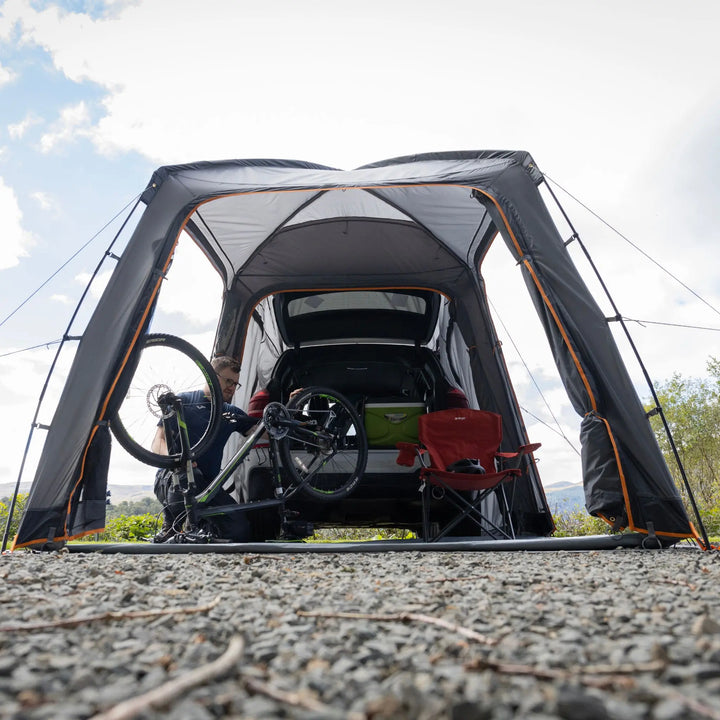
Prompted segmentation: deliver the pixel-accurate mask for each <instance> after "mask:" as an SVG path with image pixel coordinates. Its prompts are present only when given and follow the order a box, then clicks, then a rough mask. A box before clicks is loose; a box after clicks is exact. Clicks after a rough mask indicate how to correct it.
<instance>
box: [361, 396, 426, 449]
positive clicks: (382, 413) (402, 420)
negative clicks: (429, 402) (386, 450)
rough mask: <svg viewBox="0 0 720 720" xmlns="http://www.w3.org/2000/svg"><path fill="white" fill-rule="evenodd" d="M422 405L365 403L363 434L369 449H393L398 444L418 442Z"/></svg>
mask: <svg viewBox="0 0 720 720" xmlns="http://www.w3.org/2000/svg"><path fill="white" fill-rule="evenodd" d="M424 412H425V404H424V403H407V402H398V403H366V404H365V432H366V433H367V439H368V445H369V446H370V447H393V448H394V447H395V443H398V442H414V443H416V442H417V441H418V418H419V417H420V415H422V414H423V413H424Z"/></svg>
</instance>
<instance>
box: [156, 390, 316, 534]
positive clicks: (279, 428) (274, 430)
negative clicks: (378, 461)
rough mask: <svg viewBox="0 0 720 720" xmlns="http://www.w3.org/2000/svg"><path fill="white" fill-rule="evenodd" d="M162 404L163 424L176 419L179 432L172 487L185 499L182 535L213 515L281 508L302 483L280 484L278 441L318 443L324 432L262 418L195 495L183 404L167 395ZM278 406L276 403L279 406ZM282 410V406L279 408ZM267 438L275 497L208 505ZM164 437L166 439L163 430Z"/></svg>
mask: <svg viewBox="0 0 720 720" xmlns="http://www.w3.org/2000/svg"><path fill="white" fill-rule="evenodd" d="M162 404H163V425H165V423H166V422H167V421H169V420H170V419H171V418H172V417H174V418H175V421H176V423H177V426H178V429H179V439H180V446H181V458H180V460H179V461H178V467H177V469H176V470H174V471H173V487H176V488H177V489H179V490H180V492H181V493H182V495H183V497H184V500H185V511H186V524H187V525H188V526H189V527H187V528H186V530H185V532H193V531H194V530H196V529H197V524H198V521H199V520H200V519H202V518H207V517H212V516H214V515H227V514H231V513H234V512H242V511H246V510H260V509H265V508H269V507H283V506H284V504H285V501H286V500H287V499H288V498H290V497H291V496H292V495H294V494H295V492H296V491H297V490H299V489H300V488H301V487H302V483H297V482H295V483H291V486H290V487H288V488H287V489H286V488H284V487H283V484H282V474H281V470H280V468H281V465H280V462H279V461H278V454H279V451H278V441H279V440H280V439H282V438H283V437H285V435H287V434H293V436H294V437H296V439H297V438H298V436H301V437H304V438H305V439H306V440H307V441H311V442H312V441H315V442H320V441H321V438H322V436H323V433H321V432H317V431H314V430H311V429H309V428H306V427H303V425H304V424H305V423H303V421H299V420H294V419H291V418H283V417H279V416H278V415H275V417H273V418H272V420H269V419H267V418H266V417H263V419H261V420H259V421H258V424H257V425H256V426H255V428H253V430H252V431H251V432H250V434H249V435H248V436H247V437H246V439H245V442H243V444H242V445H241V446H240V448H239V449H238V450H237V451H236V452H235V454H234V455H233V456H232V457H231V458H230V460H229V461H228V462H227V464H226V465H225V466H224V467H222V468H221V469H220V472H219V473H218V474H217V475H216V476H215V478H214V479H213V480H212V481H211V482H210V484H209V485H208V486H207V487H206V488H205V489H204V490H202V491H201V492H199V493H197V494H195V480H194V472H193V459H192V456H191V453H190V441H189V437H188V432H187V424H186V422H185V418H184V415H183V411H182V401H181V400H180V399H179V398H178V397H176V396H174V395H169V396H166V397H164V398H163V399H162ZM278 405H279V404H278ZM280 407H281V408H282V409H283V410H284V406H280ZM265 433H267V435H268V436H269V448H268V450H269V455H270V460H271V467H272V469H273V485H274V494H275V498H273V499H267V500H255V501H252V502H245V503H233V504H231V505H220V506H219V505H212V506H211V505H209V503H210V501H211V500H212V499H213V498H214V497H215V496H216V495H217V494H218V492H219V491H220V489H221V488H222V487H223V485H224V484H225V482H226V481H227V480H228V479H229V478H230V477H231V475H232V474H233V473H234V472H235V471H236V470H237V469H238V467H239V466H240V463H242V461H243V460H244V459H245V458H246V457H247V455H248V454H249V453H250V451H251V450H252V448H253V447H254V446H255V445H256V443H257V442H258V440H259V439H260V438H261V437H262V436H263V435H264V434H265ZM166 437H168V433H167V429H166ZM182 467H184V468H185V473H186V478H187V484H186V486H185V487H183V485H182V483H181V481H180V475H179V473H178V470H180V469H181V468H182Z"/></svg>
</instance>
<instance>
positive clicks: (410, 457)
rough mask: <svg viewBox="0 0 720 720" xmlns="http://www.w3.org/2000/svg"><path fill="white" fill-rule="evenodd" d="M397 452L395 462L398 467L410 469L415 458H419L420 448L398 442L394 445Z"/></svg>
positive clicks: (413, 444)
mask: <svg viewBox="0 0 720 720" xmlns="http://www.w3.org/2000/svg"><path fill="white" fill-rule="evenodd" d="M395 447H397V449H398V450H399V452H398V456H397V460H395V462H396V463H397V464H398V465H405V466H406V467H412V466H413V465H414V464H415V458H416V457H420V446H419V445H418V444H417V443H409V442H399V443H397V444H396V446H395Z"/></svg>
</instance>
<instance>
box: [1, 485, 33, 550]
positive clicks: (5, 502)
mask: <svg viewBox="0 0 720 720" xmlns="http://www.w3.org/2000/svg"><path fill="white" fill-rule="evenodd" d="M27 499H28V493H18V496H17V500H16V501H15V508H14V510H13V517H12V521H11V523H10V533H9V534H8V538H9V539H10V540H12V539H13V538H14V537H15V535H17V531H18V527H19V526H20V518H21V517H22V514H23V510H24V509H25V503H26V502H27ZM11 503H12V498H11V497H5V498H2V500H0V533H4V532H5V526H6V525H7V519H8V513H9V512H10V505H11Z"/></svg>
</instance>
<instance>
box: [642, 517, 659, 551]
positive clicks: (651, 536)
mask: <svg viewBox="0 0 720 720" xmlns="http://www.w3.org/2000/svg"><path fill="white" fill-rule="evenodd" d="M647 531H648V534H647V537H646V538H645V539H644V540H643V541H642V543H641V545H642V549H643V550H661V549H662V543H661V542H660V539H659V538H658V536H657V535H656V534H655V525H654V524H653V523H651V522H648V524H647Z"/></svg>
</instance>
